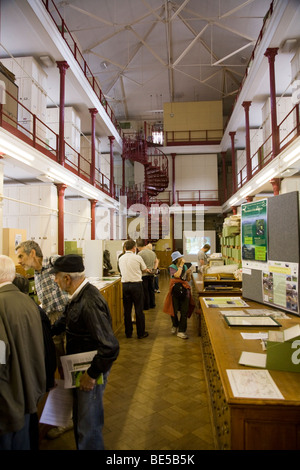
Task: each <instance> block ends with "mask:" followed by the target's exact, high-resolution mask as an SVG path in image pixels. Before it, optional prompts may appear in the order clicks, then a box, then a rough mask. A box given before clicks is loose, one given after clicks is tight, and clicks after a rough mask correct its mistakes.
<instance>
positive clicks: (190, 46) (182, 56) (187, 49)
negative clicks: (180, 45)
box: [173, 24, 209, 67]
mask: <svg viewBox="0 0 300 470" xmlns="http://www.w3.org/2000/svg"><path fill="white" fill-rule="evenodd" d="M208 26H209V25H208V24H206V25H205V26H204V28H202V30H201V31H200V33H198V34H197V36H196V37H195V38H194V39H193V40H192V42H190V44H189V45H188V47H187V48H186V49H185V50H184V51H183V52H182V54H181V55H180V56H179V57H178V59H176V60H175V62H173V67H175V66H176V65H177V64H178V63H179V62H180V61H181V60H182V59H183V58H184V56H185V55H186V54H187V53H188V52H189V51H190V50H191V48H192V47H193V46H194V44H195V43H196V42H197V41H198V39H199V38H200V36H202V34H203V33H204V31H205V30H206V29H207V28H208Z"/></svg>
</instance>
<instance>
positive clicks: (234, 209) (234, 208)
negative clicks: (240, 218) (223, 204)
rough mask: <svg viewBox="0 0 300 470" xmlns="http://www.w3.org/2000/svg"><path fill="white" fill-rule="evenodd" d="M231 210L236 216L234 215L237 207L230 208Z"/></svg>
mask: <svg viewBox="0 0 300 470" xmlns="http://www.w3.org/2000/svg"><path fill="white" fill-rule="evenodd" d="M231 209H232V213H233V215H236V214H237V207H236V206H232V207H231Z"/></svg>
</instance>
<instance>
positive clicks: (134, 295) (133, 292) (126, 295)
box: [122, 282, 145, 337]
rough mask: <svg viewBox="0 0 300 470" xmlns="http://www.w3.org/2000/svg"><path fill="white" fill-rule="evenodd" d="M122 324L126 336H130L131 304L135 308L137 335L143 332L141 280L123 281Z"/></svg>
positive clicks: (143, 317)
mask: <svg viewBox="0 0 300 470" xmlns="http://www.w3.org/2000/svg"><path fill="white" fill-rule="evenodd" d="M122 288H123V306H124V324H125V334H126V336H127V337H130V336H132V331H133V325H132V319H131V311H132V305H134V309H135V317H136V318H135V320H136V332H137V335H138V336H143V334H144V333H145V315H144V312H143V306H144V292H143V283H142V282H123V283H122Z"/></svg>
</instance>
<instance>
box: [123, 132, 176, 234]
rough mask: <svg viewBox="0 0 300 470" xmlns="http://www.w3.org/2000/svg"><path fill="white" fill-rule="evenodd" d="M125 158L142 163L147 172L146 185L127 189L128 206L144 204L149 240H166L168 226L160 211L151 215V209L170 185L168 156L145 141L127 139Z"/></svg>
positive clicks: (124, 150)
mask: <svg viewBox="0 0 300 470" xmlns="http://www.w3.org/2000/svg"><path fill="white" fill-rule="evenodd" d="M123 158H125V159H128V160H131V161H134V162H138V163H141V164H142V165H144V172H145V179H144V183H142V184H141V185H136V186H135V187H133V188H129V189H127V191H126V196H127V206H128V207H130V206H132V205H133V204H143V205H144V206H145V207H146V208H147V210H148V234H151V237H150V236H149V237H148V239H152V240H154V239H159V238H164V237H165V236H167V235H168V233H166V232H167V231H168V230H167V229H166V227H164V226H165V225H166V224H163V223H162V220H161V218H162V215H161V214H160V213H159V211H158V212H157V211H156V212H157V213H156V214H155V213H153V212H152V211H151V214H150V208H151V205H153V204H155V205H157V204H160V203H161V201H160V200H159V198H157V196H158V195H159V194H160V193H162V192H163V191H164V190H165V189H166V188H167V187H168V184H169V171H168V158H167V156H166V155H165V154H164V153H163V152H162V151H161V150H160V149H159V148H158V147H156V146H155V145H153V144H151V143H149V142H147V141H145V140H143V139H140V138H138V137H137V138H135V139H132V138H126V137H125V138H124V139H123ZM156 207H157V206H156ZM153 222H155V224H154V223H153ZM151 224H153V227H151ZM154 225H155V227H158V229H157V230H155V229H154ZM153 229H154V230H153ZM153 232H154V233H153Z"/></svg>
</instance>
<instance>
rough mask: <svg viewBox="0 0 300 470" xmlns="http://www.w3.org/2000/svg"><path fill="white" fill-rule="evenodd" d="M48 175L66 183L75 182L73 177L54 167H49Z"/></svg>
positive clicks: (73, 183)
mask: <svg viewBox="0 0 300 470" xmlns="http://www.w3.org/2000/svg"><path fill="white" fill-rule="evenodd" d="M49 171H50V177H52V178H53V177H54V178H55V179H56V180H58V181H59V182H61V183H66V184H68V185H70V186H74V185H75V184H76V179H75V177H74V178H73V177H72V176H71V175H65V174H64V173H63V172H62V171H60V170H57V169H56V168H50V169H49Z"/></svg>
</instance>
